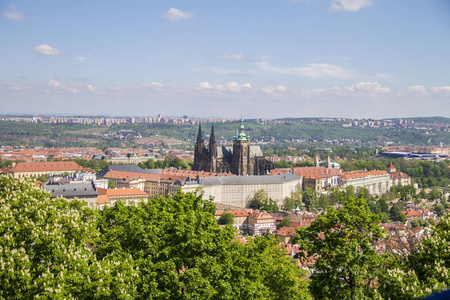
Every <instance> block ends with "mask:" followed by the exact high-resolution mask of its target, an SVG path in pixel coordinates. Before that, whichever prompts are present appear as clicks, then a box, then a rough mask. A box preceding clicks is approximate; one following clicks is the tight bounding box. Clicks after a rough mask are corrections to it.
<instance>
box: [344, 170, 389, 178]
mask: <svg viewBox="0 0 450 300" xmlns="http://www.w3.org/2000/svg"><path fill="white" fill-rule="evenodd" d="M383 175H389V173H388V172H386V171H378V170H372V171H350V172H344V173H342V174H341V178H342V180H353V179H359V178H365V177H368V176H383Z"/></svg>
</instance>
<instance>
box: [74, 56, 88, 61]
mask: <svg viewBox="0 0 450 300" xmlns="http://www.w3.org/2000/svg"><path fill="white" fill-rule="evenodd" d="M75 59H76V60H78V61H81V62H84V60H85V59H86V57H84V56H77V57H75Z"/></svg>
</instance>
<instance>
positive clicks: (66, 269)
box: [0, 177, 308, 299]
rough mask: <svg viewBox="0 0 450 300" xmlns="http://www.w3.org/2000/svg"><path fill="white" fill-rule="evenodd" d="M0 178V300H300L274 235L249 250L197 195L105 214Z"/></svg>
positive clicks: (302, 286) (301, 286) (302, 291)
mask: <svg viewBox="0 0 450 300" xmlns="http://www.w3.org/2000/svg"><path fill="white" fill-rule="evenodd" d="M34 185H35V184H34V183H33V182H30V181H19V182H17V183H15V181H14V179H11V178H3V177H1V178H0V212H1V213H0V299H31V298H33V297H42V298H52V299H53V298H58V299H94V298H95V299H98V298H104V299H306V298H308V293H307V286H306V284H307V282H306V281H305V280H302V279H301V278H302V277H303V276H304V272H303V271H301V270H300V269H299V268H298V267H297V266H296V265H294V264H293V263H292V262H291V261H290V260H289V259H288V258H287V257H286V253H285V252H284V251H283V250H282V248H280V247H279V246H278V241H277V240H276V239H274V238H272V237H269V238H266V237H256V238H254V239H250V240H249V241H248V242H247V243H246V244H240V243H239V242H238V241H236V240H235V232H234V230H233V229H232V227H230V226H226V227H225V228H221V227H220V226H219V225H218V224H217V222H216V220H215V218H214V215H213V212H214V210H215V207H214V206H213V205H212V204H210V203H209V202H208V201H203V200H202V199H201V198H200V197H197V196H194V195H193V194H186V195H185V194H182V193H179V194H177V195H175V196H174V197H173V198H162V197H159V198H157V199H149V200H148V203H146V204H141V205H139V206H125V205H123V204H122V203H121V202H119V203H117V205H115V206H114V207H111V208H105V209H104V210H103V211H96V210H91V209H89V208H88V207H86V206H85V204H84V203H82V202H79V201H70V202H68V201H66V200H64V199H51V198H50V195H49V194H47V193H45V192H44V191H43V190H41V189H38V188H36V187H35V186H34Z"/></svg>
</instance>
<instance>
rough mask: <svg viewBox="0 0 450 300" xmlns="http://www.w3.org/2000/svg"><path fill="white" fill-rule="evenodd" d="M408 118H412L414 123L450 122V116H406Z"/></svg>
mask: <svg viewBox="0 0 450 300" xmlns="http://www.w3.org/2000/svg"><path fill="white" fill-rule="evenodd" d="M407 119H408V120H413V121H414V122H415V123H417V122H419V123H444V124H450V118H446V117H417V118H407Z"/></svg>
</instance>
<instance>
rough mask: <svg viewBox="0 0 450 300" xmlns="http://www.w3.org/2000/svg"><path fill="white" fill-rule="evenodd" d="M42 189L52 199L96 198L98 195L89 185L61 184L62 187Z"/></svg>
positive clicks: (45, 187)
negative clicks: (50, 195) (49, 194)
mask: <svg viewBox="0 0 450 300" xmlns="http://www.w3.org/2000/svg"><path fill="white" fill-rule="evenodd" d="M44 189H45V190H46V191H47V192H50V193H51V194H52V197H53V198H56V197H63V198H75V197H77V198H80V199H81V198H86V197H96V196H97V195H99V193H98V192H96V191H95V189H94V187H93V186H92V184H91V183H87V182H86V183H85V182H83V183H73V184H63V185H56V184H52V185H46V186H44Z"/></svg>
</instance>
